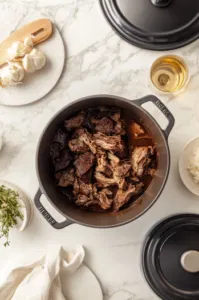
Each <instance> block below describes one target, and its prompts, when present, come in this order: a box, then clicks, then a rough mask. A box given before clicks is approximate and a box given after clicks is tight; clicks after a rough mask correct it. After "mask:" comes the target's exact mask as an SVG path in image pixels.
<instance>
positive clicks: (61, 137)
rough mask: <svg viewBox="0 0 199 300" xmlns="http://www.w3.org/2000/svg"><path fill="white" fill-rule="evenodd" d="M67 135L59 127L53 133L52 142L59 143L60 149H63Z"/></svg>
mask: <svg viewBox="0 0 199 300" xmlns="http://www.w3.org/2000/svg"><path fill="white" fill-rule="evenodd" d="M67 137H68V134H67V133H66V132H65V131H63V130H62V129H61V128H60V129H58V131H57V132H56V134H55V137H54V143H57V144H59V145H60V147H61V149H64V148H65V147H66V146H67Z"/></svg>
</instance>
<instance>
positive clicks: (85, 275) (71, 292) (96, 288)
mask: <svg viewBox="0 0 199 300" xmlns="http://www.w3.org/2000/svg"><path fill="white" fill-rule="evenodd" d="M61 281H62V287H63V294H64V295H65V297H66V299H68V300H80V299H83V300H84V299H85V300H103V294H102V289H101V286H100V284H99V281H98V280H97V278H96V276H95V275H94V273H93V272H92V271H91V270H90V269H89V268H88V267H87V266H85V265H84V264H83V265H81V266H80V268H79V269H78V270H77V271H76V272H75V273H73V274H72V275H68V274H67V273H65V274H64V273H62V274H61Z"/></svg>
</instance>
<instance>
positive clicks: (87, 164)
mask: <svg viewBox="0 0 199 300" xmlns="http://www.w3.org/2000/svg"><path fill="white" fill-rule="evenodd" d="M94 162H95V155H94V154H93V153H92V152H86V153H84V154H81V155H79V157H78V158H77V159H76V160H75V162H74V165H75V167H76V175H77V176H78V177H81V176H82V175H84V174H85V173H87V172H88V170H90V168H91V167H92V166H93V164H94Z"/></svg>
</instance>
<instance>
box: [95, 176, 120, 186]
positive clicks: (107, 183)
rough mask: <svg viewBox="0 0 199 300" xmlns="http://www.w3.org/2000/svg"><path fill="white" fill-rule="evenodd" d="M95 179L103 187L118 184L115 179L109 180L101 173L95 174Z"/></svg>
mask: <svg viewBox="0 0 199 300" xmlns="http://www.w3.org/2000/svg"><path fill="white" fill-rule="evenodd" d="M95 178H96V180H97V181H98V182H99V183H100V184H101V185H102V186H103V187H107V186H110V185H116V184H117V183H116V181H115V179H114V178H108V177H106V176H104V175H103V174H101V173H100V172H95Z"/></svg>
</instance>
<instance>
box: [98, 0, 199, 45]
mask: <svg viewBox="0 0 199 300" xmlns="http://www.w3.org/2000/svg"><path fill="white" fill-rule="evenodd" d="M100 4H101V7H102V10H103V12H104V15H105V16H106V18H107V20H108V22H109V23H110V25H111V26H112V27H113V29H114V30H115V31H116V32H117V33H118V34H119V35H120V36H121V37H122V38H123V39H125V40H126V41H128V42H129V43H131V44H133V45H135V46H138V47H141V48H146V49H150V50H171V49H176V48H179V47H182V46H184V45H187V44H189V43H191V42H193V41H194V40H196V39H197V38H198V36H199V0H100Z"/></svg>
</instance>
